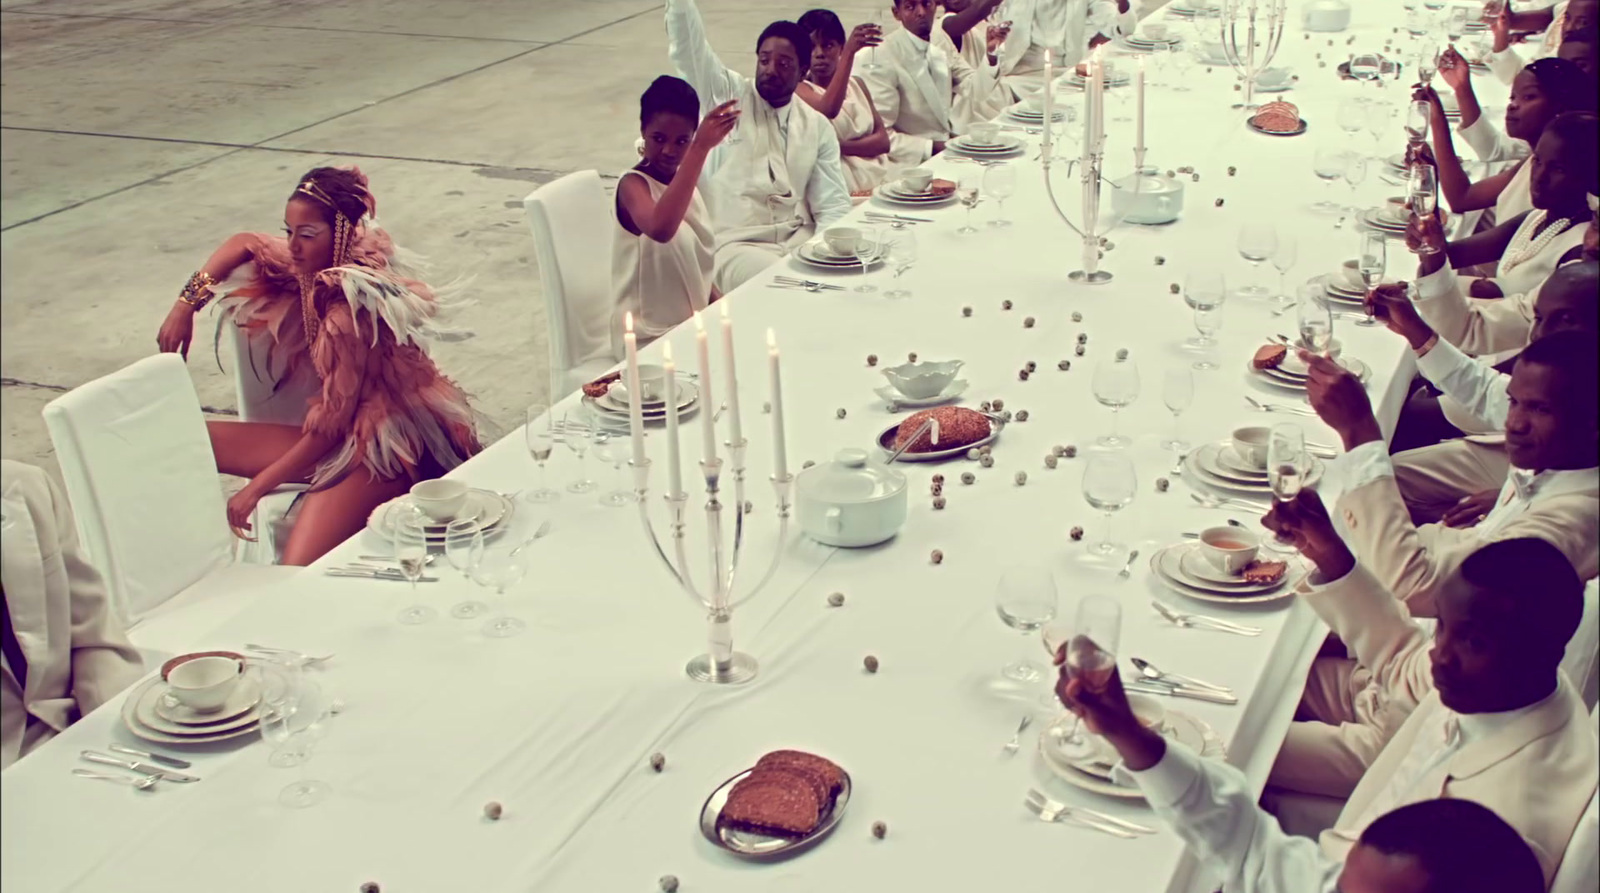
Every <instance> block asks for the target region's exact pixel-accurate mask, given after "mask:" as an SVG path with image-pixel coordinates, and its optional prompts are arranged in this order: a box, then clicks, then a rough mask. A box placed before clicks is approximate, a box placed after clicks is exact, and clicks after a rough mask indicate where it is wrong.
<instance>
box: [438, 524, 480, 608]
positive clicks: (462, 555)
mask: <svg viewBox="0 0 1600 893" xmlns="http://www.w3.org/2000/svg"><path fill="white" fill-rule="evenodd" d="M444 557H445V560H446V561H449V562H450V566H451V567H453V568H455V569H456V570H458V571H460V572H461V576H462V577H464V578H465V579H467V580H471V579H472V574H473V573H474V572H475V571H477V569H478V563H479V562H481V561H483V526H482V525H480V524H479V523H478V522H477V520H476V519H470V518H457V519H456V520H454V521H451V522H450V524H449V525H448V526H446V527H445V529H444ZM488 612H489V606H488V605H486V604H484V603H483V602H480V601H476V600H474V599H468V600H466V601H463V602H459V603H457V604H456V605H455V607H453V608H451V609H450V616H451V617H454V618H456V619H457V620H471V619H472V618H474V617H482V616H483V615H484V614H487V613H488Z"/></svg>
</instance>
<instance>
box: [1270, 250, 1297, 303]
mask: <svg viewBox="0 0 1600 893" xmlns="http://www.w3.org/2000/svg"><path fill="white" fill-rule="evenodd" d="M1299 257H1300V242H1299V240H1297V239H1296V238H1295V237H1294V236H1292V235H1289V234H1287V233H1279V234H1278V250H1277V251H1274V252H1273V253H1272V268H1273V269H1275V270H1277V271H1278V302H1279V303H1280V304H1287V303H1289V302H1290V301H1293V300H1294V298H1292V297H1290V296H1289V288H1288V286H1287V285H1286V284H1285V283H1286V277H1287V276H1288V275H1289V271H1290V270H1292V269H1294V263H1295V261H1296V260H1298V259H1299Z"/></svg>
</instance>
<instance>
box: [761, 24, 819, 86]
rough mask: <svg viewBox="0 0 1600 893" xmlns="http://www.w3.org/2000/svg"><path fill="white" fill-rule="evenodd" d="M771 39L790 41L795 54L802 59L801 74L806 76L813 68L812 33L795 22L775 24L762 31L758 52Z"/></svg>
mask: <svg viewBox="0 0 1600 893" xmlns="http://www.w3.org/2000/svg"><path fill="white" fill-rule="evenodd" d="M769 37H780V38H782V39H784V40H787V41H789V45H790V46H792V47H794V54H795V55H796V56H798V57H799V59H800V73H801V74H805V73H806V69H808V68H810V67H811V32H809V31H807V30H806V29H804V28H802V27H800V26H799V25H797V24H795V23H794V22H773V23H772V24H770V25H768V26H767V27H766V28H765V29H763V30H762V32H761V36H760V37H759V38H757V39H756V51H757V52H760V51H761V45H762V44H764V43H766V42H767V38H769Z"/></svg>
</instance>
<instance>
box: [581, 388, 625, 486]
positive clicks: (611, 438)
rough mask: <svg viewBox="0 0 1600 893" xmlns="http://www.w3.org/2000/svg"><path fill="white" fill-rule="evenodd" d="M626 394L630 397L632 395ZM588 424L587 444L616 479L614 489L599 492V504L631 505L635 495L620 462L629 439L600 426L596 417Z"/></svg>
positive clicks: (623, 457)
mask: <svg viewBox="0 0 1600 893" xmlns="http://www.w3.org/2000/svg"><path fill="white" fill-rule="evenodd" d="M628 396H629V397H630V398H632V396H633V395H632V394H630V395H628ZM589 425H590V427H589V444H590V446H591V447H592V448H593V449H594V455H595V458H596V459H599V460H600V461H601V462H605V463H608V464H610V466H611V469H612V471H613V472H614V473H615V477H616V481H617V486H616V489H614V490H610V491H608V492H606V493H602V494H600V504H601V505H603V506H606V507H607V508H622V507H623V506H627V505H632V504H633V501H634V499H636V498H637V497H636V496H635V495H634V492H633V491H632V490H630V489H628V486H627V481H625V480H624V479H623V477H622V462H623V460H625V459H627V458H628V449H629V445H630V443H631V441H630V440H629V439H628V436H627V435H626V434H623V433H620V432H617V431H612V430H608V429H606V428H604V427H602V426H601V424H600V420H599V419H598V418H593V419H591V420H590V422H589Z"/></svg>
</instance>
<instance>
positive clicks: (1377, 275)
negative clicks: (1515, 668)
mask: <svg viewBox="0 0 1600 893" xmlns="http://www.w3.org/2000/svg"><path fill="white" fill-rule="evenodd" d="M1388 252H1389V239H1388V238H1387V237H1386V236H1385V235H1384V234H1383V233H1374V232H1369V233H1363V234H1362V235H1361V253H1360V254H1358V255H1356V265H1357V268H1358V269H1359V270H1360V271H1361V281H1362V283H1364V284H1365V285H1366V287H1367V296H1368V300H1367V301H1366V302H1364V303H1365V304H1366V307H1367V315H1366V316H1364V317H1362V318H1361V319H1358V320H1356V325H1358V326H1375V325H1378V320H1377V319H1375V318H1373V316H1372V301H1371V296H1372V290H1373V289H1375V288H1377V287H1378V284H1379V283H1380V282H1382V281H1383V271H1384V268H1385V267H1387V266H1388V256H1389V255H1388Z"/></svg>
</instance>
